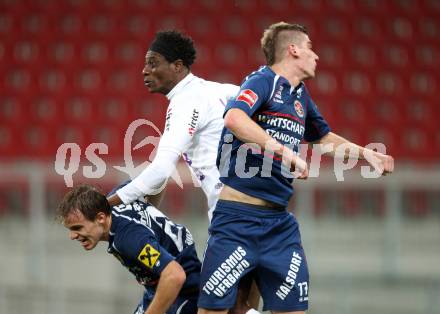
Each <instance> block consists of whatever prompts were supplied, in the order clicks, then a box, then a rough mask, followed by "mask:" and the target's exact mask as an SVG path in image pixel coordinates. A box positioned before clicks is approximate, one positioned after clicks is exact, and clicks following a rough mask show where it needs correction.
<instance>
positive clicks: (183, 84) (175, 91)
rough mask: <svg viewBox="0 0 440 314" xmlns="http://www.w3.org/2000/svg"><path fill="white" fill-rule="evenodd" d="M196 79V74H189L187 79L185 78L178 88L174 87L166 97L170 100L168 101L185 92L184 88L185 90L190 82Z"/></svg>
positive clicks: (178, 84) (177, 85)
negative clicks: (182, 91)
mask: <svg viewBox="0 0 440 314" xmlns="http://www.w3.org/2000/svg"><path fill="white" fill-rule="evenodd" d="M194 78H195V76H194V74H192V73H191V72H189V73H188V75H187V76H185V77H184V78H183V80H181V81H180V82H179V83H177V84H176V86H174V87H173V89H172V90H170V92H169V93H168V94H167V95H166V97H167V98H168V100H171V98H173V97H174V95H176V94H178V93H179V92H180V91H181V90H183V88H184V87H185V86H186V85H187V84H188V83H189V82H191V81H192V80H193V79H194Z"/></svg>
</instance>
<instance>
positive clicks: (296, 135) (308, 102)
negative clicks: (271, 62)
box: [217, 66, 330, 206]
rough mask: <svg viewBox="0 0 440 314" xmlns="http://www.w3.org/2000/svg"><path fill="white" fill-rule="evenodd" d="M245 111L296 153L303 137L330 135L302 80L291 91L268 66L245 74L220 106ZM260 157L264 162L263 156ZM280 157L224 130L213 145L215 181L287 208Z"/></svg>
mask: <svg viewBox="0 0 440 314" xmlns="http://www.w3.org/2000/svg"><path fill="white" fill-rule="evenodd" d="M232 108H238V109H241V110H243V111H244V112H246V113H247V114H248V115H249V117H251V118H252V119H253V120H254V121H255V122H256V123H257V124H258V125H259V126H260V127H261V128H263V129H264V130H265V131H266V133H268V134H269V135H270V136H272V138H274V139H276V140H277V141H278V142H280V143H282V144H283V145H286V146H288V147H290V148H291V149H292V150H293V151H294V152H298V151H299V144H300V142H301V141H302V140H303V139H304V140H306V141H308V142H313V141H317V140H319V139H320V138H322V137H323V136H324V135H326V134H327V133H328V132H330V127H329V126H328V124H327V122H326V121H325V120H324V118H323V117H322V115H321V114H320V113H319V111H318V108H317V107H316V104H315V103H314V102H313V100H312V99H311V97H310V95H309V92H308V91H307V88H306V86H305V84H304V83H303V82H301V83H300V84H299V85H298V86H297V87H296V88H293V87H292V86H291V85H290V83H289V82H288V81H287V79H285V78H284V77H281V76H279V75H277V74H275V73H274V72H273V71H272V70H271V69H270V68H269V67H267V66H264V67H261V68H260V69H259V70H258V71H256V72H253V73H252V74H250V75H249V76H248V77H246V79H245V80H244V82H243V83H242V85H241V88H240V92H239V94H238V96H237V97H236V98H235V99H234V100H230V101H229V102H228V104H227V106H226V110H225V114H226V112H227V111H228V110H230V109H232ZM265 156H266V158H265ZM281 160H282V159H281V156H271V155H270V154H268V153H267V152H266V153H264V148H263V149H261V150H259V149H255V148H254V147H252V146H250V145H248V144H245V143H243V142H242V141H240V140H239V139H237V138H236V137H235V136H234V135H233V134H232V132H231V131H230V130H229V129H227V128H224V129H223V132H222V136H221V139H220V143H219V151H218V155H217V167H218V168H219V170H220V181H221V182H223V183H224V184H226V185H228V186H230V187H232V188H234V189H236V190H238V191H241V192H243V193H245V194H248V195H251V196H254V197H257V198H260V199H264V200H267V201H270V202H273V203H275V204H279V205H282V206H287V203H288V201H289V199H290V197H291V196H292V194H293V187H292V181H293V177H292V175H291V173H290V169H287V168H286V167H284V166H282V163H281Z"/></svg>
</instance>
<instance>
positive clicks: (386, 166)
mask: <svg viewBox="0 0 440 314" xmlns="http://www.w3.org/2000/svg"><path fill="white" fill-rule="evenodd" d="M311 144H322V145H326V144H331V145H330V146H329V147H328V148H329V151H327V149H326V154H327V155H330V156H332V157H335V154H336V150H337V149H338V147H339V145H342V144H344V145H346V147H347V148H348V149H349V150H351V151H357V152H358V154H357V158H358V159H365V160H366V161H367V162H368V163H369V164H370V165H371V166H373V167H374V168H375V169H376V170H377V171H379V172H380V173H381V174H383V175H386V174H387V173H391V172H393V171H394V159H393V157H391V156H389V155H385V154H382V153H379V152H375V151H373V150H371V149H368V148H365V147H362V146H359V145H357V144H355V143H352V142H350V141H348V140H347V139H345V138H343V137H342V136H339V135H337V134H335V133H333V132H329V133H327V134H326V135H324V136H323V137H322V138H321V139H319V140H318V141H315V142H312V143H311ZM344 153H345V155H344V156H343V157H344V159H348V158H350V156H349V153H348V152H347V151H346V152H344Z"/></svg>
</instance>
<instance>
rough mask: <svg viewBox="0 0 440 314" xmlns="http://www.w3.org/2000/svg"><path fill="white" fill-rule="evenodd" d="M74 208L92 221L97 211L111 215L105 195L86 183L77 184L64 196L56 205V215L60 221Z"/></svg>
mask: <svg viewBox="0 0 440 314" xmlns="http://www.w3.org/2000/svg"><path fill="white" fill-rule="evenodd" d="M75 210H78V211H80V212H81V213H82V214H83V215H84V217H86V218H87V219H88V220H90V221H93V220H94V219H95V218H96V215H97V214H98V213H99V212H103V213H105V214H106V215H111V207H110V204H109V203H108V201H107V198H106V197H105V195H104V194H102V193H101V192H99V191H98V189H96V188H95V187H94V186H91V185H88V184H82V185H79V186H77V187H75V188H73V189H72V190H70V191H69V192H68V193H67V194H66V195H65V196H64V198H63V200H62V201H61V203H60V205H58V208H57V216H56V217H57V219H58V220H59V221H61V222H62V221H64V219H65V218H66V217H67V216H68V215H69V214H70V213H71V212H73V211H75Z"/></svg>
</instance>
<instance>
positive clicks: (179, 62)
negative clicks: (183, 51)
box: [172, 59, 185, 73]
mask: <svg viewBox="0 0 440 314" xmlns="http://www.w3.org/2000/svg"><path fill="white" fill-rule="evenodd" d="M172 67H173V69H174V71H175V72H176V73H180V72H182V71H183V69H184V68H185V65H184V64H183V61H182V60H181V59H177V60H176V61H174V62H173V63H172Z"/></svg>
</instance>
